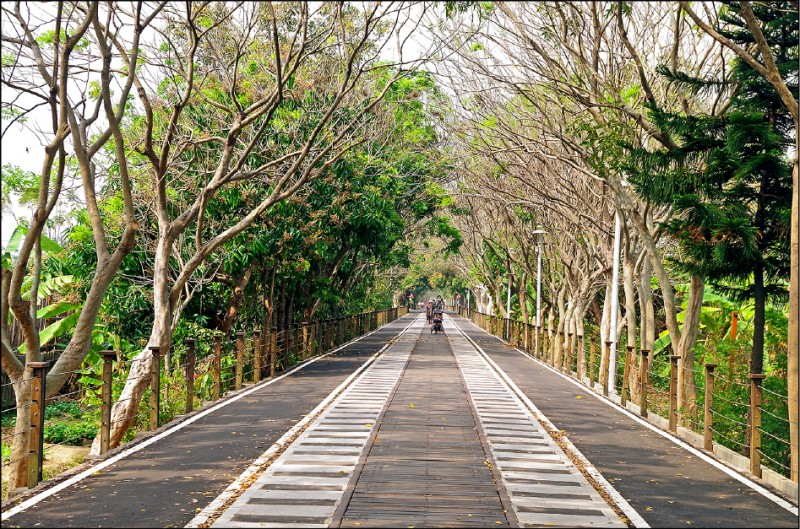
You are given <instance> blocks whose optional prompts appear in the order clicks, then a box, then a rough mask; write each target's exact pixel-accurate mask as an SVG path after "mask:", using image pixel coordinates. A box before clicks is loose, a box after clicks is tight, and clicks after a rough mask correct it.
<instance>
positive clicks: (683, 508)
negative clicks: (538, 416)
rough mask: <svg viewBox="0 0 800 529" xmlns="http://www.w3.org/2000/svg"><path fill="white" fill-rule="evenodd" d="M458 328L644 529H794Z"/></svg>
mask: <svg viewBox="0 0 800 529" xmlns="http://www.w3.org/2000/svg"><path fill="white" fill-rule="evenodd" d="M453 319H454V320H456V321H457V322H458V324H459V326H460V327H461V328H462V329H463V330H464V331H465V332H466V333H467V335H468V336H470V337H471V338H472V339H473V340H474V341H475V342H476V343H477V344H478V345H479V346H480V347H481V348H482V349H483V350H484V351H485V352H486V353H487V354H488V355H489V357H490V358H491V359H492V360H493V361H494V362H496V363H497V364H498V365H499V366H500V368H501V369H503V371H505V372H506V374H507V375H508V376H509V377H510V378H511V380H512V381H513V382H514V383H515V384H516V385H517V386H518V387H519V388H520V389H521V390H522V391H523V392H524V393H525V395H526V396H527V397H528V398H529V399H530V400H531V401H532V402H533V403H534V405H535V406H536V407H537V408H538V409H539V411H541V412H542V413H543V414H544V415H545V416H546V417H547V418H548V419H549V420H550V421H551V422H552V423H553V424H554V425H555V426H556V427H557V428H558V429H559V430H564V431H565V432H566V436H567V437H568V438H569V440H570V441H571V442H572V444H573V445H575V446H576V447H577V448H578V450H579V451H580V452H581V453H582V454H583V455H584V456H585V457H586V458H587V459H588V460H589V461H590V462H591V463H592V464H593V465H594V466H595V468H596V469H597V470H598V471H600V473H601V474H603V476H604V477H605V478H606V479H607V480H608V481H609V482H610V483H611V484H612V485H613V486H614V488H615V489H616V490H617V491H618V492H619V493H620V494H621V495H622V497H623V498H625V499H626V500H627V501H628V503H629V504H630V505H631V506H632V507H633V508H634V509H635V510H636V511H637V512H638V513H639V515H641V517H642V518H644V520H645V521H646V522H647V523H648V524H649V525H650V526H651V527H726V528H727V527H759V528H761V527H798V517H797V516H796V515H794V514H792V513H790V512H789V511H788V510H786V509H784V508H783V507H780V506H779V505H777V504H776V503H774V502H773V501H771V500H770V499H768V498H766V497H765V496H763V495H762V494H760V493H758V492H756V491H754V490H753V489H751V488H749V487H747V486H745V485H744V484H743V483H741V482H740V481H738V480H736V479H734V478H732V477H731V476H729V475H728V474H726V473H725V472H723V471H722V470H720V469H719V468H717V467H715V466H713V465H712V464H710V463H708V462H706V461H704V460H703V459H702V458H700V457H697V456H696V455H694V454H692V453H691V452H689V451H687V450H686V449H684V448H682V447H681V446H679V445H677V444H676V443H674V442H672V441H670V440H668V439H666V438H664V437H663V436H662V435H660V434H658V433H656V432H654V431H653V430H651V429H649V428H647V427H646V426H644V425H643V424H641V423H639V422H638V421H636V420H634V419H632V418H631V417H630V416H628V415H627V414H625V413H623V411H622V409H621V408H620V407H619V406H617V405H614V404H612V405H609V401H607V400H605V399H602V400H601V399H598V398H595V397H594V396H593V394H590V393H592V392H591V390H589V389H588V388H585V387H583V386H578V385H575V384H573V383H572V382H571V381H569V380H566V379H565V378H564V377H562V376H560V375H558V374H556V373H554V372H553V371H552V370H551V369H549V368H548V367H545V366H544V365H543V364H541V363H539V362H537V361H535V360H533V359H531V358H530V357H529V356H527V355H523V354H521V353H519V352H518V351H516V350H514V349H513V348H512V347H510V346H509V345H507V344H506V343H504V342H502V341H501V340H499V339H498V338H496V337H494V336H491V335H488V334H486V333H485V332H484V331H483V330H481V329H479V328H478V327H477V326H475V325H473V324H471V323H469V321H468V320H466V319H464V318H460V317H458V316H453Z"/></svg>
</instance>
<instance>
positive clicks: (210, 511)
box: [184, 317, 419, 527]
mask: <svg viewBox="0 0 800 529" xmlns="http://www.w3.org/2000/svg"><path fill="white" fill-rule="evenodd" d="M417 319H419V318H418V317H417V318H414V319H413V320H411V323H409V324H408V325H407V326H406V327H405V328H404V329H403V330H402V331H400V333H398V334H397V336H395V338H394V339H397V338H398V337H400V336H402V335H403V334H404V333H405V332H406V331H407V330H408V329H409V327H411V326H412V325H413V324H414V323H415V322H416V321H417ZM395 321H396V320H395ZM365 336H367V335H365ZM393 341H394V340H392V341H390V342H389V343H387V344H385V345H384V346H383V347H381V348H380V350H378V351H377V352H376V353H375V354H373V355H372V356H371V357H370V358H369V360H367V361H366V362H364V363H363V364H362V365H361V366H360V367H359V368H358V369H357V370H356V371H354V372H353V373H352V374H351V375H350V376H349V377H347V378H346V379H345V381H344V382H342V383H341V384H339V386H338V387H337V388H336V389H334V390H333V391H331V392H330V393H329V394H328V396H327V397H325V399H324V400H323V401H322V402H320V403H319V405H317V407H316V408H314V409H313V410H312V411H310V412H309V413H308V414H307V415H306V416H305V417H304V418H303V419H302V420H301V421H299V422H298V423H297V424H295V425H294V426H293V427H292V428H291V429H290V430H289V431H287V432H286V433H285V434H283V435H282V436H281V438H280V439H278V440H277V441H275V443H274V444H273V445H272V446H271V447H269V449H267V451H266V452H264V453H263V454H261V455H260V456H259V457H258V459H256V460H255V461H254V462H253V463H252V464H251V465H250V466H249V467H247V468H246V469H245V471H244V472H242V473H241V474H240V475H239V477H238V478H237V479H236V480H235V481H234V482H233V483H231V484H230V485H228V487H227V488H226V489H225V490H224V491H222V492H221V493H220V495H219V496H217V497H216V498H215V499H214V500H213V501H212V502H211V503H209V504H208V505H207V506H206V507H205V508H204V509H203V510H202V511H200V512H199V513H197V515H196V516H195V517H194V518H192V519H191V520H190V521H189V523H188V524H186V525H185V526H184V527H199V526H200V525H201V524H205V523H208V521H209V520H210V519H211V518H215V517H216V516H217V515H219V514H220V512H219V511H220V510H221V509H222V508H223V507H224V505H225V504H226V503H228V502H229V501H230V500H231V499H233V497H234V496H235V495H236V494H237V493H239V492H240V491H242V490H244V489H246V488H247V486H248V485H246V483H247V482H248V481H249V480H250V479H251V478H252V477H253V476H254V475H255V474H257V473H259V472H261V471H262V470H264V466H265V465H268V464H269V461H270V459H271V458H272V456H274V455H275V454H276V453H277V452H279V451H281V450H282V449H284V448H285V447H286V444H287V442H289V441H290V440H291V439H293V438H294V437H295V435H297V433H298V432H299V431H300V430H302V429H303V428H304V427H305V426H306V425H307V424H308V423H309V422H311V421H312V420H313V419H315V418H316V417H317V416H318V415H319V414H320V412H322V410H324V409H325V408H326V407H327V406H328V404H330V403H331V401H333V399H335V398H336V397H337V396H338V395H339V393H341V392H342V390H343V389H344V388H346V387H347V386H348V385H350V383H351V382H352V381H353V380H354V379H355V378H357V377H358V376H359V375H360V374H361V372H362V371H364V370H365V369H366V368H367V367H369V365H370V364H372V362H374V361H375V359H376V358H378V356H380V354H381V353H383V352H384V351H385V350H386V348H388V347H389V346H390V345H391V344H392V343H393Z"/></svg>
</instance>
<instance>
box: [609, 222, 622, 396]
mask: <svg viewBox="0 0 800 529" xmlns="http://www.w3.org/2000/svg"><path fill="white" fill-rule="evenodd" d="M621 231H622V227H621V221H620V217H619V210H617V212H616V215H615V216H614V256H613V259H614V264H613V267H612V272H611V321H610V323H611V325H610V326H609V330H608V341H609V342H611V346H610V347H609V350H608V394H609V395H613V394H614V393H615V392H616V390H615V383H616V378H617V313H618V312H619V246H620V236H621Z"/></svg>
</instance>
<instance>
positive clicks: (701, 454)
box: [470, 322, 798, 516]
mask: <svg viewBox="0 0 800 529" xmlns="http://www.w3.org/2000/svg"><path fill="white" fill-rule="evenodd" d="M470 324H472V325H475V324H473V323H472V322H470ZM475 327H476V328H477V329H480V327H477V326H475ZM481 330H483V329H481ZM484 332H485V331H484ZM487 334H488V333H487ZM490 336H492V335H490ZM495 338H497V337H496V336H495ZM501 341H502V342H504V343H506V344H508V342H506V341H505V340H502V339H501ZM514 350H515V351H516V352H518V353H519V354H521V355H522V356H524V357H525V358H527V359H528V360H531V361H533V362H536V363H537V364H539V365H541V366H543V367H546V368H547V369H549V370H550V371H552V372H553V373H555V374H556V375H559V376H560V377H562V378H564V379H565V380H568V381H569V382H571V383H572V384H574V385H575V386H577V387H578V388H580V389H582V390H583V391H584V393H587V394H589V395H591V396H593V397H595V398H596V399H598V400H599V401H601V402H604V403H605V404H607V405H608V406H610V407H612V408H614V409H616V410H618V411H621V412H622V413H624V414H625V415H627V416H628V417H630V418H631V419H633V420H634V421H636V422H638V423H639V424H641V425H642V426H644V427H646V428H648V429H650V430H652V431H653V432H655V433H657V434H659V435H660V436H662V437H664V438H665V439H668V440H670V441H672V442H673V443H675V444H676V445H678V446H680V447H681V448H683V449H685V450H687V451H689V452H691V453H692V454H693V455H695V456H697V457H699V458H700V459H702V460H703V461H705V462H706V463H708V464H710V465H711V466H713V467H715V468H717V469H718V470H721V471H722V472H724V473H725V474H727V475H728V476H730V477H732V478H733V479H735V480H737V481H738V482H740V483H742V484H743V485H746V486H747V487H749V488H751V489H753V490H754V491H756V492H758V493H759V494H761V495H762V496H764V497H765V498H767V499H769V500H772V501H773V502H775V503H776V504H777V505H780V506H781V507H783V508H784V509H786V510H787V511H789V512H790V513H792V514H794V515H795V516H797V515H798V508H797V507H796V506H794V505H792V504H791V503H789V502H788V501H786V500H784V499H783V498H781V497H780V496H778V495H776V494H774V493H772V492H770V491H769V490H767V489H765V488H764V487H762V486H761V485H759V484H758V483H756V482H754V481H752V480H750V479H748V478H746V477H745V476H742V475H741V474H739V473H738V472H736V471H735V470H733V469H732V468H730V467H728V466H726V465H724V464H722V463H720V462H719V461H717V460H716V459H714V458H713V457H711V456H709V455H708V454H706V453H704V452H701V451H700V450H698V449H697V448H695V447H693V446H692V445H690V444H688V443H687V442H685V441H683V440H682V439H679V438H677V437H675V436H673V435H671V434H670V433H668V432H665V431H664V430H662V429H660V428H657V427H656V426H654V425H652V424H650V423H649V422H647V421H645V420H644V419H642V418H641V417H639V416H638V415H636V414H635V413H632V412H631V411H630V410H627V409H625V408H623V407H622V406H619V405H618V404H617V403H615V402H613V401H611V400H609V399H607V398H605V397H603V396H602V395H600V394H598V393H596V392H594V391H592V390H591V389H590V388H587V387H586V386H584V385H583V384H581V383H580V382H578V381H577V380H575V379H573V378H572V377H568V376H567V375H565V374H564V373H561V372H559V371H557V370H556V369H554V368H552V367H550V366H549V365H547V364H545V363H544V362H541V361H539V360H537V359H535V358H533V357H531V356H530V355H528V354H527V353H525V352H524V351H520V350H519V349H517V348H516V347H514Z"/></svg>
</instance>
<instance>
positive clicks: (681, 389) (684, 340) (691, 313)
mask: <svg viewBox="0 0 800 529" xmlns="http://www.w3.org/2000/svg"><path fill="white" fill-rule="evenodd" d="M704 290H705V287H704V285H703V280H702V278H700V277H699V276H696V275H693V276H692V280H691V283H690V286H689V299H688V301H687V303H686V314H684V318H683V330H682V332H681V339H680V342H678V347H677V348H675V349H674V350H675V354H676V355H680V356H681V359H680V361H679V365H680V369H678V421H679V422H680V424H683V425H686V426H689V425H690V421H692V422H694V421H696V419H697V381H696V380H695V378H694V345H695V343H696V342H697V333H698V331H699V330H700V308H701V307H702V306H703V292H704ZM687 419H688V420H687Z"/></svg>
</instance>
